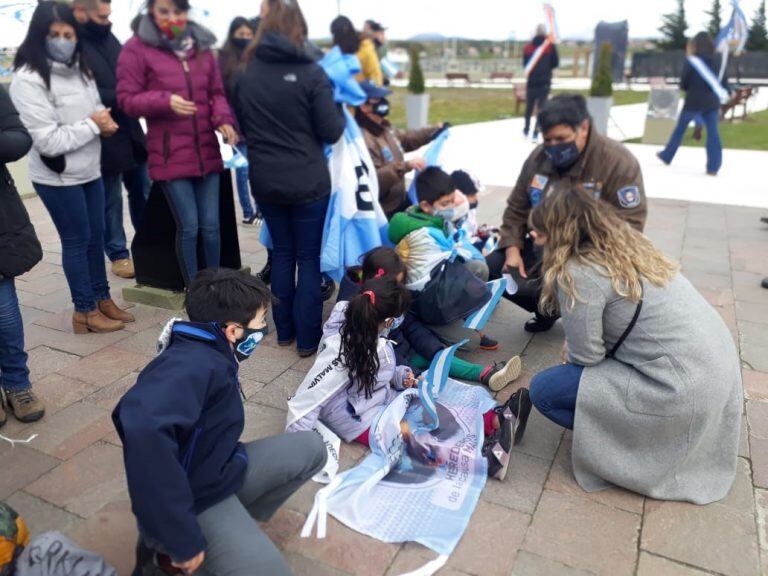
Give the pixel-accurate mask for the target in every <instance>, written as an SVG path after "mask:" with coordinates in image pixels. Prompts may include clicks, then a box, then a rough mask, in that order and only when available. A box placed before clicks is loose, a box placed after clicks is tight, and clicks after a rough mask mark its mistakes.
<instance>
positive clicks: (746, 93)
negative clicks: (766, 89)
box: [720, 86, 757, 122]
mask: <svg viewBox="0 0 768 576" xmlns="http://www.w3.org/2000/svg"><path fill="white" fill-rule="evenodd" d="M755 94H757V88H756V87H755V86H743V87H741V88H736V90H734V91H733V94H731V99H730V100H729V101H728V102H727V103H726V104H723V105H722V106H720V118H721V119H722V120H725V119H726V116H727V115H728V112H730V113H731V118H730V119H729V120H728V121H729V122H733V121H734V120H735V119H736V118H737V116H736V109H737V108H738V107H739V106H741V116H738V118H740V119H744V118H746V117H747V104H748V103H749V99H750V98H752V97H753V96H754V95H755Z"/></svg>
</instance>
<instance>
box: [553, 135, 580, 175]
mask: <svg viewBox="0 0 768 576" xmlns="http://www.w3.org/2000/svg"><path fill="white" fill-rule="evenodd" d="M544 153H545V154H546V155H547V157H548V158H549V161H550V162H552V165H553V166H554V167H555V168H556V169H557V170H560V171H565V170H568V168H570V167H571V166H573V165H574V164H576V161H577V160H578V159H579V156H580V155H581V152H579V147H578V146H576V142H575V141H572V142H562V143H560V144H552V145H551V146H544Z"/></svg>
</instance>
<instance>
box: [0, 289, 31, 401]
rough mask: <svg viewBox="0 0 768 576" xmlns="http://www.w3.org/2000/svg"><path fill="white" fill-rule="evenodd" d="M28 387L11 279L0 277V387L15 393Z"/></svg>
mask: <svg viewBox="0 0 768 576" xmlns="http://www.w3.org/2000/svg"><path fill="white" fill-rule="evenodd" d="M30 386H31V384H30V383H29V368H27V353H26V352H24V323H23V322H22V320H21V311H20V310H19V299H18V298H17V297H16V286H15V285H14V282H13V279H11V278H3V279H0V388H2V389H3V390H7V391H8V392H11V391H14V392H15V391H18V390H26V389H27V388H29V387H30Z"/></svg>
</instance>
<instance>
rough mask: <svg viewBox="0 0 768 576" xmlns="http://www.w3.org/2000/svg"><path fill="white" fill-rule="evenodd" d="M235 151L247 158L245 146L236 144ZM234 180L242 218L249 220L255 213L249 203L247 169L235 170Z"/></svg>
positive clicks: (249, 192) (249, 193)
mask: <svg viewBox="0 0 768 576" xmlns="http://www.w3.org/2000/svg"><path fill="white" fill-rule="evenodd" d="M237 149H238V150H239V151H240V153H241V154H242V155H243V156H245V157H246V158H248V147H247V146H246V145H245V144H238V145H237ZM235 180H237V197H238V198H239V199H240V207H241V208H242V209H243V218H244V219H245V220H250V219H251V218H253V216H254V214H255V212H254V210H253V204H252V203H251V190H250V187H249V183H248V167H247V166H246V167H245V168H238V169H237V170H235Z"/></svg>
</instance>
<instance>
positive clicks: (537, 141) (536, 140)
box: [531, 134, 539, 144]
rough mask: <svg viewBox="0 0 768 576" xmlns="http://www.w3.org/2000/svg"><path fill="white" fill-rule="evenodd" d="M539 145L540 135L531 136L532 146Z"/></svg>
mask: <svg viewBox="0 0 768 576" xmlns="http://www.w3.org/2000/svg"><path fill="white" fill-rule="evenodd" d="M538 143H539V135H538V134H534V135H533V136H531V144H538Z"/></svg>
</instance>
